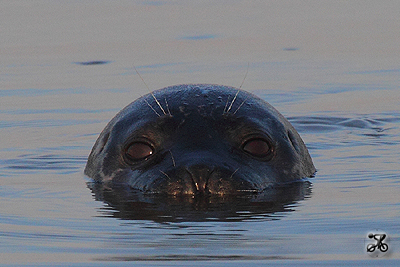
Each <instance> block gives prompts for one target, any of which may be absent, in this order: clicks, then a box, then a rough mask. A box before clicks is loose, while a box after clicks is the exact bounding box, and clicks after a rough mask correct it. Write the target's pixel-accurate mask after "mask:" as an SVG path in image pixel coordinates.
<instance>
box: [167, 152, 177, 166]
mask: <svg viewBox="0 0 400 267" xmlns="http://www.w3.org/2000/svg"><path fill="white" fill-rule="evenodd" d="M168 151H169V153H170V154H171V159H172V165H174V167H176V164H175V159H174V156H173V155H172V151H171V150H168Z"/></svg>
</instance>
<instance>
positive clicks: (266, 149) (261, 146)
mask: <svg viewBox="0 0 400 267" xmlns="http://www.w3.org/2000/svg"><path fill="white" fill-rule="evenodd" d="M242 149H243V151H245V152H247V153H248V154H250V155H252V156H254V157H257V158H262V159H263V158H266V157H267V156H269V155H270V154H271V152H272V148H271V146H270V143H269V142H268V141H267V140H265V139H262V138H254V139H250V140H247V141H246V142H245V143H244V144H243V146H242Z"/></svg>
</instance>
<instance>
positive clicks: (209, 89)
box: [142, 84, 269, 114]
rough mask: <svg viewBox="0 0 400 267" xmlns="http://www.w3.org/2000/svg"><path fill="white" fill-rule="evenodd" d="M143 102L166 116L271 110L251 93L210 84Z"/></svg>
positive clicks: (178, 89)
mask: <svg viewBox="0 0 400 267" xmlns="http://www.w3.org/2000/svg"><path fill="white" fill-rule="evenodd" d="M142 101H145V102H146V103H147V104H148V105H151V108H153V109H155V110H157V111H161V112H162V109H164V110H165V111H166V112H167V111H168V109H171V110H172V109H173V110H179V109H180V110H181V109H186V110H187V109H193V110H194V109H198V110H199V111H201V110H203V111H204V110H205V109H208V110H213V109H221V107H222V110H221V114H223V113H235V112H238V111H239V110H240V109H242V108H245V109H246V107H247V109H253V111H255V112H256V111H257V109H261V110H265V109H266V108H267V109H269V107H268V106H269V104H268V103H266V102H265V101H263V100H261V99H260V98H258V97H257V96H255V95H253V94H251V93H249V92H246V91H243V90H240V89H238V88H234V87H229V86H221V85H208V84H189V85H176V86H170V87H166V88H163V89H160V90H157V91H154V92H153V94H147V95H146V96H144V97H143V99H142ZM265 105H266V106H265ZM250 111H251V110H250Z"/></svg>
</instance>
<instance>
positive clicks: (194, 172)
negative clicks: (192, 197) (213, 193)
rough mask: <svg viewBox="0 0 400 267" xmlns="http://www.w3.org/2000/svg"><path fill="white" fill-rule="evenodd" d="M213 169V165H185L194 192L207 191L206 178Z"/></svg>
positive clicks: (207, 178)
mask: <svg viewBox="0 0 400 267" xmlns="http://www.w3.org/2000/svg"><path fill="white" fill-rule="evenodd" d="M213 170H214V167H209V166H207V165H193V166H189V167H186V171H187V172H188V173H189V174H190V178H191V179H192V183H193V191H195V192H196V193H208V192H209V190H208V188H207V187H208V186H207V185H208V180H209V178H210V176H211V174H212V172H213Z"/></svg>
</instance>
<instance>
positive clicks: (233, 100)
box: [226, 90, 240, 113]
mask: <svg viewBox="0 0 400 267" xmlns="http://www.w3.org/2000/svg"><path fill="white" fill-rule="evenodd" d="M239 92H240V90H238V91H237V92H236V94H235V97H234V98H233V99H232V102H231V105H230V106H229V108H228V110H227V111H226V113H229V110H231V108H232V106H233V103H234V102H235V100H236V97H237V96H238V94H239Z"/></svg>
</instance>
